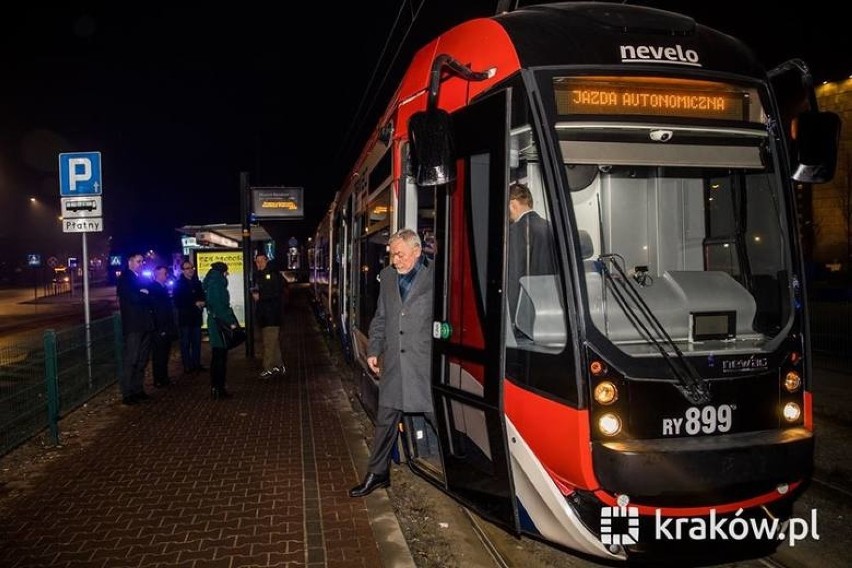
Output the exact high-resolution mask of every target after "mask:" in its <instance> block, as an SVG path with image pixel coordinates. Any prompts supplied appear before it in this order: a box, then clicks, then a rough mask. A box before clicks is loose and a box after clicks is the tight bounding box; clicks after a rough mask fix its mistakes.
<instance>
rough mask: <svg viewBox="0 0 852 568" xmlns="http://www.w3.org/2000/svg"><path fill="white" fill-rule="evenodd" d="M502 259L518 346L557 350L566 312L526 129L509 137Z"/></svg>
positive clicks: (536, 165)
mask: <svg viewBox="0 0 852 568" xmlns="http://www.w3.org/2000/svg"><path fill="white" fill-rule="evenodd" d="M512 148H513V149H514V148H517V149H518V153H517V155H518V161H517V162H516V163H512V164H510V168H511V172H510V174H511V177H510V183H509V192H508V193H509V195H508V200H509V203H508V206H507V210H508V216H509V227H508V231H507V235H508V237H507V243H508V250H507V252H506V254H507V260H506V275H507V276H506V277H507V282H506V296H507V301H508V310H507V322H508V323H509V324H510V329H511V332H512V333H511V335H512V339H514V340H515V343H517V347H518V348H519V349H532V350H535V349H543V350H551V351H552V350H556V351H559V350H561V348H563V347H564V346H565V340H566V331H565V312H564V309H563V308H564V307H563V302H562V297H561V294H560V286H559V279H558V277H557V270H556V266H557V262H556V249H555V245H554V236H553V224H552V223H551V221H550V215H549V213H548V211H549V206H548V205H549V204H548V202H547V197H546V195H547V194H546V192H545V191H544V182H543V178H542V175H541V168H540V165H539V163H538V162H537V161H535V160H532V159H528V157H536V156H537V154H538V153H537V151H536V149H535V145H534V143H533V140H532V136H531V131H530V129H529V128H527V129H525V130H523V131H521V132H516V133H515V134H514V135H513V136H512Z"/></svg>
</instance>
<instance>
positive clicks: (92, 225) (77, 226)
mask: <svg viewBox="0 0 852 568" xmlns="http://www.w3.org/2000/svg"><path fill="white" fill-rule="evenodd" d="M103 230H104V223H103V219H101V218H97V219H63V220H62V232H63V233H101V232H103Z"/></svg>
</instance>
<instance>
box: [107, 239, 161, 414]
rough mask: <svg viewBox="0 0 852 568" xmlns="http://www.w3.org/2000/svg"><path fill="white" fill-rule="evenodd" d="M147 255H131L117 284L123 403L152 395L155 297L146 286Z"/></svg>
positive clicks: (129, 402) (138, 400) (134, 402)
mask: <svg viewBox="0 0 852 568" xmlns="http://www.w3.org/2000/svg"><path fill="white" fill-rule="evenodd" d="M143 262H144V257H143V256H142V255H141V254H139V253H133V254H131V255H130V256H128V257H127V269H126V270H122V271H121V275H119V277H118V281H117V283H116V295H117V296H118V305H119V310H120V312H121V330H122V335H123V338H124V353H123V359H124V360H123V363H122V373H121V381H120V386H121V396H122V399H121V401H122V403H123V404H127V405H131V404H136V403H138V402H140V401H142V400H148V399H150V398H151V397H150V396H148V394H146V393H145V386H144V381H145V366H146V365H147V364H148V357H149V356H150V353H151V334H152V333H153V331H154V318H153V316H152V314H151V299H150V298H149V297H148V295H149V294H148V290H147V289H146V288H145V287H144V286H143V285H142V281H141V279H140V278H139V274H140V273H141V272H142V263H143Z"/></svg>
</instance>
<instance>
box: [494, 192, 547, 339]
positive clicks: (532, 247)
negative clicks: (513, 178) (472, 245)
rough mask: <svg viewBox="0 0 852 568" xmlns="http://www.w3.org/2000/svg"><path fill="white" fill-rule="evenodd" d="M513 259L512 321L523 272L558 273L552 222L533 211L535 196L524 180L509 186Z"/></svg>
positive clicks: (510, 269)
mask: <svg viewBox="0 0 852 568" xmlns="http://www.w3.org/2000/svg"><path fill="white" fill-rule="evenodd" d="M509 221H511V224H510V225H509V261H508V266H507V274H508V276H507V281H506V292H507V295H508V300H509V311H510V316H511V318H512V323H513V324H514V322H515V310H516V309H517V307H518V297H519V295H520V289H521V287H520V278H521V277H522V276H540V275H542V274H554V270H555V269H554V258H553V255H554V249H553V231H552V229H551V227H550V223H548V222H547V221H546V220H544V219H542V218H541V217H540V216H539V214H538V213H536V212H535V211H533V198H532V194H531V193H530V190H529V188H528V187H527V186H526V185H524V184H522V183H513V184H512V185H510V186H509Z"/></svg>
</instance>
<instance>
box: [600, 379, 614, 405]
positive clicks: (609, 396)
mask: <svg viewBox="0 0 852 568" xmlns="http://www.w3.org/2000/svg"><path fill="white" fill-rule="evenodd" d="M616 400H618V389H617V388H615V385H614V384H613V383H611V382H610V381H601V382H600V383H599V384H598V386H596V387H595V401H596V402H597V403H598V404H612V403H613V402H615V401H616Z"/></svg>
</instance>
